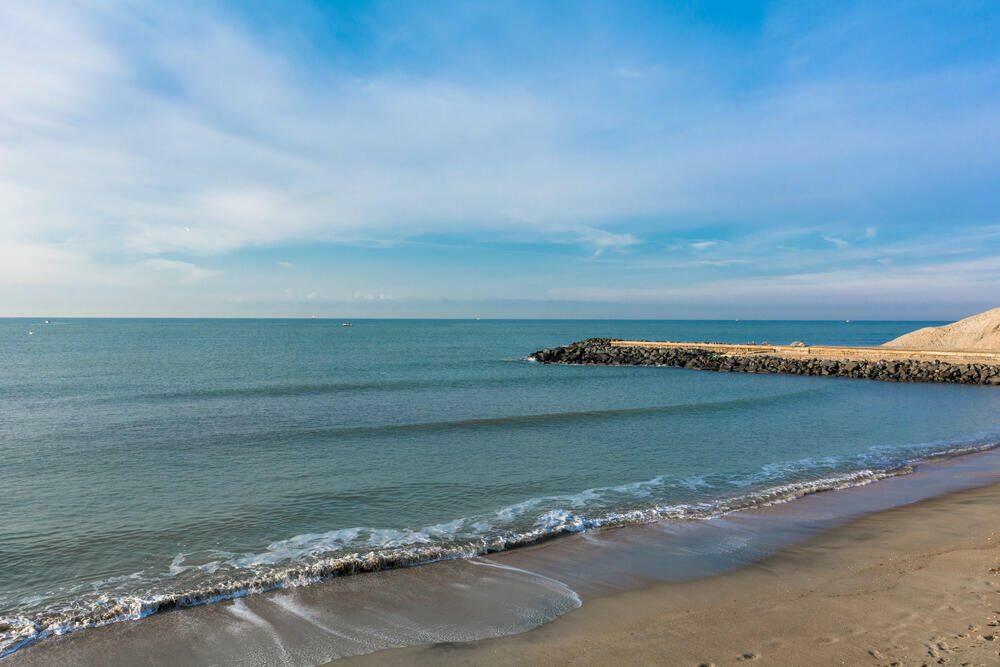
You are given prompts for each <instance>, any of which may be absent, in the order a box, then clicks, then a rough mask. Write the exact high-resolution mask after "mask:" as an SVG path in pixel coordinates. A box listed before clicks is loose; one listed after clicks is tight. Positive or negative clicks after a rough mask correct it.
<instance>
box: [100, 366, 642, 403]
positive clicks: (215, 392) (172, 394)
mask: <svg viewBox="0 0 1000 667" xmlns="http://www.w3.org/2000/svg"><path fill="white" fill-rule="evenodd" d="M626 376H627V373H624V372H623V373H616V374H614V375H590V376H586V375H580V376H555V375H538V376H532V375H526V376H523V377H469V378H460V379H453V380H448V379H412V380H406V379H386V380H372V381H367V382H313V383H309V382H305V383H299V384H268V385H258V386H251V387H203V388H198V389H187V390H183V391H163V392H155V391H154V392H144V393H138V394H132V395H129V396H124V397H123V396H115V397H105V398H104V399H103V400H105V401H108V402H112V401H113V402H129V401H189V400H192V401H193V400H212V399H226V398H285V397H301V396H322V395H325V394H355V393H357V392H362V391H394V390H407V389H429V388H434V389H466V388H473V387H489V386H501V387H509V386H511V385H518V386H525V385H533V384H539V385H552V384H579V383H580V382H587V381H588V380H606V379H608V378H609V377H619V378H621V377H626Z"/></svg>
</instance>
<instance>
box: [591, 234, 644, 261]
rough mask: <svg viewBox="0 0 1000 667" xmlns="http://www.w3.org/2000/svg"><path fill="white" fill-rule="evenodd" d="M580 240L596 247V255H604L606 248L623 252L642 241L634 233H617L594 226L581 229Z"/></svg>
mask: <svg viewBox="0 0 1000 667" xmlns="http://www.w3.org/2000/svg"><path fill="white" fill-rule="evenodd" d="M579 241H580V243H582V244H584V245H587V246H590V247H592V248H593V249H594V256H595V257H598V256H600V255H602V254H603V253H604V251H605V250H615V251H618V252H622V251H624V250H625V249H626V248H628V247H630V246H634V245H638V244H639V243H642V241H641V240H639V239H638V238H637V237H636V236H635V235H633V234H615V233H613V232H608V231H605V230H603V229H594V228H593V227H587V228H584V229H583V230H581V231H580V233H579Z"/></svg>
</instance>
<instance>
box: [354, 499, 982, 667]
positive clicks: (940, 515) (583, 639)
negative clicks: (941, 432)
mask: <svg viewBox="0 0 1000 667" xmlns="http://www.w3.org/2000/svg"><path fill="white" fill-rule="evenodd" d="M998 506H1000V483H993V484H991V485H989V486H986V487H980V488H976V489H972V490H965V491H959V492H955V493H951V494H948V495H945V496H941V497H937V498H932V499H929V500H923V501H921V502H919V503H916V504H912V505H904V506H901V507H896V508H893V509H888V510H885V511H882V512H878V513H875V514H871V515H868V516H864V517H862V518H860V519H856V520H854V521H852V522H851V523H849V524H847V525H844V526H841V527H839V528H834V529H832V530H830V531H828V532H825V533H823V534H821V535H819V536H817V537H815V538H813V539H811V540H809V541H807V542H805V543H802V544H799V545H795V546H790V547H786V548H785V549H783V550H781V551H780V552H778V553H777V554H775V555H773V556H771V557H769V558H767V559H765V560H763V561H760V562H758V563H756V564H753V565H749V566H746V567H744V568H741V569H739V570H736V571H734V572H730V573H725V574H721V575H718V576H714V577H709V578H705V579H699V580H695V581H687V582H676V583H673V582H671V583H658V584H654V585H652V586H648V587H646V588H643V589H640V590H636V591H625V592H621V593H617V594H614V595H609V596H605V597H601V598H598V599H595V600H592V601H588V603H587V604H585V605H584V606H582V607H581V608H579V609H577V610H575V611H573V612H571V613H569V614H566V615H565V616H562V617H560V618H558V619H556V620H554V621H552V622H550V623H548V624H545V625H543V626H541V627H539V628H536V629H535V630H532V631H530V632H527V633H523V634H519V635H512V636H507V637H501V638H497V639H488V640H480V641H477V642H471V643H468V644H459V645H455V644H438V645H431V646H419V647H410V648H404V649H396V650H391V651H382V652H379V653H376V654H370V655H367V656H360V657H356V658H351V659H349V660H348V661H347V662H346V664H358V665H366V664H380V665H385V664H435V665H471V664H477V665H482V664H487V665H488V664H553V665H569V664H573V665H602V664H609V663H612V662H619V661H625V662H627V663H629V664H671V665H673V664H678V665H680V664H690V665H698V664H704V665H708V664H715V665H739V664H746V663H747V662H751V661H755V660H760V662H761V663H762V664H812V665H827V664H829V665H836V664H865V665H908V664H946V663H955V664H963V665H979V664H992V663H993V662H995V661H996V660H998V659H1000V627H998V626H1000V620H998V619H1000V524H998V522H997V521H996V508H997V507H998ZM338 664H340V663H338Z"/></svg>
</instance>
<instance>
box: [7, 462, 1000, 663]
mask: <svg viewBox="0 0 1000 667" xmlns="http://www.w3.org/2000/svg"><path fill="white" fill-rule="evenodd" d="M970 489H981V490H971V491H970ZM946 494H950V495H946ZM929 498H934V499H933V500H928V499H929ZM998 507H1000V449H991V450H989V451H985V452H980V453H976V454H968V455H965V456H957V457H953V458H949V459H945V460H942V461H937V462H931V463H925V464H922V465H920V466H919V467H918V469H917V470H916V471H915V472H913V473H912V474H908V475H903V476H898V477H892V478H889V479H884V480H882V481H879V482H876V483H872V484H868V485H866V486H860V487H852V488H847V489H842V490H837V491H828V492H823V493H816V494H813V495H809V496H805V497H802V498H799V499H797V500H794V501H792V502H787V503H783V504H777V505H771V506H767V507H760V508H756V509H751V510H742V511H738V512H734V513H732V514H729V515H726V516H721V517H716V518H713V519H707V520H694V521H692V520H683V521H661V522H656V523H652V524H646V525H641V526H629V527H623V528H618V529H610V530H598V531H593V532H588V533H580V534H576V535H571V536H568V537H564V538H561V539H557V540H553V541H551V542H548V543H544V544H540V545H537V546H534V547H528V548H523V549H517V550H514V551H509V552H504V553H498V554H492V555H490V556H489V557H485V558H475V559H471V560H461V561H446V562H438V563H432V564H429V565H424V566H420V567H413V568H405V569H398V570H391V571H386V572H376V573H368V574H360V575H354V576H347V577H337V578H333V579H330V580H327V581H324V582H322V583H317V584H313V585H308V586H303V587H298V588H289V589H284V590H278V591H272V592H270V593H264V594H259V595H252V596H249V597H246V598H241V599H237V600H230V601H223V602H219V603H217V604H210V605H205V606H200V607H195V608H190V609H184V610H179V611H174V612H166V613H161V614H155V615H153V616H151V617H148V618H146V619H143V620H141V621H137V622H124V623H115V624H112V625H109V626H106V627H101V628H94V629H88V630H83V631H80V632H74V633H70V634H67V635H63V636H60V637H52V638H48V639H45V640H42V641H40V642H38V643H37V644H35V645H33V646H30V647H27V648H25V649H23V650H20V651H17V652H16V653H14V654H13V655H11V656H9V657H8V658H6V659H4V660H3V661H2V663H3V664H4V665H5V666H6V665H8V664H9V665H17V666H24V665H52V664H73V665H108V664H115V665H117V664H146V665H170V666H173V665H201V664H206V665H207V664H218V665H229V664H282V665H316V664H322V663H326V662H328V661H330V660H333V659H335V658H349V657H350V656H357V655H358V654H368V657H367V658H359V660H360V661H362V662H364V661H374V663H372V664H385V663H397V664H412V663H430V662H433V663H435V664H439V663H444V664H483V663H490V662H503V663H505V664H506V663H513V664H528V663H532V664H537V663H542V662H544V663H553V664H606V663H608V662H610V661H612V660H619V661H620V660H626V661H628V662H629V663H638V664H643V663H647V664H682V665H683V664H691V665H696V664H700V663H702V662H704V663H706V664H708V663H715V664H719V665H721V664H730V663H732V664H735V661H737V657H738V656H741V655H742V654H744V653H747V654H750V653H753V654H755V655H757V656H758V657H759V660H761V661H762V662H765V663H770V664H886V665H887V664H891V662H892V659H897V656H906V657H905V658H899V659H902V663H901V664H907V665H908V664H922V662H920V661H921V660H924V659H925V658H926V659H928V660H929V659H930V658H931V657H932V656H930V655H928V652H937V653H939V654H940V655H942V656H944V655H951V653H950V652H951V651H952V648H951V647H952V646H956V647H959V648H961V649H962V651H963V652H962V653H961V654H956V655H960V656H962V657H963V659H962V660H961V661H956V662H955V664H961V663H962V662H964V661H966V658H967V659H968V661H971V664H983V663H986V664H989V663H990V662H994V663H995V662H996V659H997V653H996V651H997V650H998V649H1000V642H998V641H996V640H995V639H994V640H988V639H986V638H985V637H987V636H993V635H994V634H995V633H997V632H1000V628H996V627H993V626H989V625H988V623H990V622H995V620H996V616H997V612H1000V600H998V599H997V598H998V591H1000V575H998V574H997V572H995V571H992V572H991V571H990V568H997V567H1000V553H998V550H997V540H998V539H1000V538H998V537H997V535H996V532H997V530H1000V520H998V518H997V515H998V512H997V508H998ZM891 508H898V509H891ZM581 605H582V606H581ZM553 619H555V620H553ZM969 625H974V626H976V627H977V629H976V630H968V629H967V628H968V626H969ZM963 633H964V634H967V635H969V636H968V637H958V636H957V635H959V634H963ZM498 637H499V639H489V638H498ZM938 641H941V642H944V645H942V646H941V647H939V646H937V643H936V642H938ZM403 647H411V648H403ZM869 650H872V651H873V652H874V653H872V654H869V653H868V651H869ZM990 651H993V652H992V653H990ZM875 656H886V657H885V658H884V659H883V657H877V658H876V657H875ZM890 658H892V659H890ZM918 658H919V660H918ZM349 659H351V658H349ZM949 659H950V658H949ZM936 660H937V658H936V657H935V658H934V661H936ZM866 661H867V662H866ZM739 662H740V664H743V663H744V662H745V661H739ZM928 664H930V662H929V663H928Z"/></svg>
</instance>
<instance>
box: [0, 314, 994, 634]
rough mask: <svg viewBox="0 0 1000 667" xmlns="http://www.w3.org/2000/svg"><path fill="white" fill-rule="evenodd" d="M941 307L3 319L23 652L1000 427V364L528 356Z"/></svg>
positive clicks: (700, 509) (863, 475)
mask: <svg viewBox="0 0 1000 667" xmlns="http://www.w3.org/2000/svg"><path fill="white" fill-rule="evenodd" d="M927 324H933V323H912V322H911V323H902V322H897V323H892V322H878V323H864V322H851V323H844V322H836V323H823V322H608V321H592V322H586V321H523V322H514V321H486V322H482V321H386V320H382V321H357V322H355V323H354V326H353V327H350V328H346V327H341V326H340V322H339V321H320V320H287V321H286V320H53V321H52V322H51V323H50V324H47V325H46V324H43V323H42V322H40V321H37V320H11V319H8V320H0V341H2V342H3V345H2V346H0V369H2V371H3V372H2V373H0V489H2V490H3V494H2V495H3V498H2V502H3V503H4V513H3V517H4V518H3V520H2V521H0V572H3V577H2V578H0V617H6V619H7V621H6V622H7V623H8V624H9V626H10V628H13V630H10V629H8V630H6V631H5V630H0V652H2V651H3V650H4V649H3V648H2V647H3V646H4V642H6V645H7V648H13V647H14V646H15V645H18V644H20V643H21V642H23V641H24V640H25V639H26V638H28V639H30V638H31V637H32V633H38V632H44V631H45V629H46V627H48V626H47V625H46V621H45V619H53V618H74V619H76V621H77V622H80V621H81V620H83V619H86V618H87V617H88V616H87V615H88V614H90V615H93V614H94V613H95V610H96V612H98V613H100V612H101V610H104V611H105V612H106V611H107V610H109V609H118V607H116V604H118V603H121V602H122V601H125V602H127V603H128V604H127V605H125V610H126V611H127V614H126V615H128V614H131V615H142V614H145V613H148V612H149V611H150V610H152V609H155V608H156V605H157V601H158V600H163V599H165V598H167V599H171V600H174V601H175V602H176V597H171V596H176V595H177V594H182V593H185V592H190V591H194V590H210V591H211V590H215V591H219V590H223V591H226V592H228V593H233V592H241V591H242V590H244V589H245V588H246V586H244V584H247V585H249V586H250V587H251V588H254V587H256V588H261V587H269V586H270V585H272V584H273V585H285V584H288V583H304V582H305V581H307V580H310V579H311V578H312V577H311V575H313V574H316V573H317V572H318V573H321V574H322V573H326V572H328V571H331V570H329V568H327V569H324V566H323V564H329V563H330V562H333V561H336V562H338V563H343V562H350V557H349V555H350V554H355V553H362V554H364V553H368V552H372V551H373V550H376V551H378V552H379V555H380V559H381V560H380V561H379V563H376V566H378V565H380V564H382V565H384V564H391V563H392V562H393V558H395V557H396V556H394V554H395V555H398V554H408V555H407V556H406V557H407V558H411V559H417V560H418V559H420V558H422V557H424V556H426V557H440V556H441V555H442V554H444V555H458V554H464V553H476V552H477V551H481V550H482V549H483V548H485V547H487V546H491V547H502V546H503V545H504V544H506V543H509V542H512V541H516V540H517V539H519V538H520V536H523V535H525V534H528V535H531V536H534V537H537V536H540V535H544V534H548V533H552V532H559V531H564V530H570V531H573V530H578V529H582V528H586V527H590V526H595V525H600V524H602V523H608V522H610V523H614V522H616V521H620V520H622V519H623V518H624V519H629V517H632V518H635V519H636V520H645V519H647V518H661V517H663V516H699V515H707V514H711V513H714V512H717V511H718V510H719V509H722V508H725V507H728V506H732V505H733V504H734V503H735V504H739V503H743V502H748V501H752V500H753V499H755V498H758V497H759V496H760V495H761V494H766V493H767V492H768V490H771V489H774V488H776V487H782V486H784V485H789V484H798V485H801V486H802V487H803V488H806V487H808V485H810V484H814V483H817V480H824V479H830V478H834V479H844V480H847V481H851V480H856V481H864V480H866V479H869V478H871V477H872V476H876V475H878V474H880V473H881V472H882V471H888V470H893V469H895V468H897V467H899V466H901V465H904V464H906V462H908V461H910V460H912V459H914V458H919V457H922V456H925V455H928V454H931V453H935V452H939V451H946V450H952V449H958V448H965V447H970V446H982V445H986V444H990V443H992V442H994V441H995V440H996V439H997V437H996V436H997V431H998V429H1000V423H998V421H997V419H996V415H997V414H998V408H1000V391H998V390H996V389H995V388H989V387H965V386H945V385H907V384H890V383H880V382H870V381H862V380H843V379H830V378H810V377H795V376H755V375H746V374H720V373H707V372H697V371H687V370H683V369H669V368H595V367H587V368H583V367H565V366H543V365H538V364H532V363H528V362H525V361H524V360H523V357H524V355H526V354H528V353H530V352H531V351H534V350H535V349H538V348H540V347H547V346H552V345H558V344H563V343H566V342H569V341H572V340H577V339H580V338H584V337H590V336H616V337H627V338H649V339H675V340H677V339H681V340H716V341H726V342H745V341H748V340H756V341H764V340H766V341H769V342H771V343H787V342H789V341H791V340H795V339H800V340H805V341H808V342H810V343H816V344H820V343H826V344H855V345H871V344H877V343H880V342H883V341H885V340H888V339H890V338H893V337H895V336H897V335H899V334H901V333H903V332H905V331H908V330H911V329H914V328H916V327H918V326H925V325H927ZM29 330H31V331H33V332H34V333H33V334H32V335H30V336H29V335H27V332H28V331H29ZM734 499H737V500H735V501H734ZM534 537H533V538H532V539H534ZM442 549H450V551H441V550H442ZM345 559H346V560H345ZM303 564H304V565H303ZM304 566H308V567H305V569H302V568H303V567H304ZM309 567H311V568H312V569H309ZM296 568H299V569H296ZM290 570H291V571H290ZM252 582H256V583H252ZM228 593H227V594H228ZM192 601H198V600H196V599H195V600H192ZM0 627H2V626H0ZM5 635H6V637H4V636H5Z"/></svg>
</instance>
